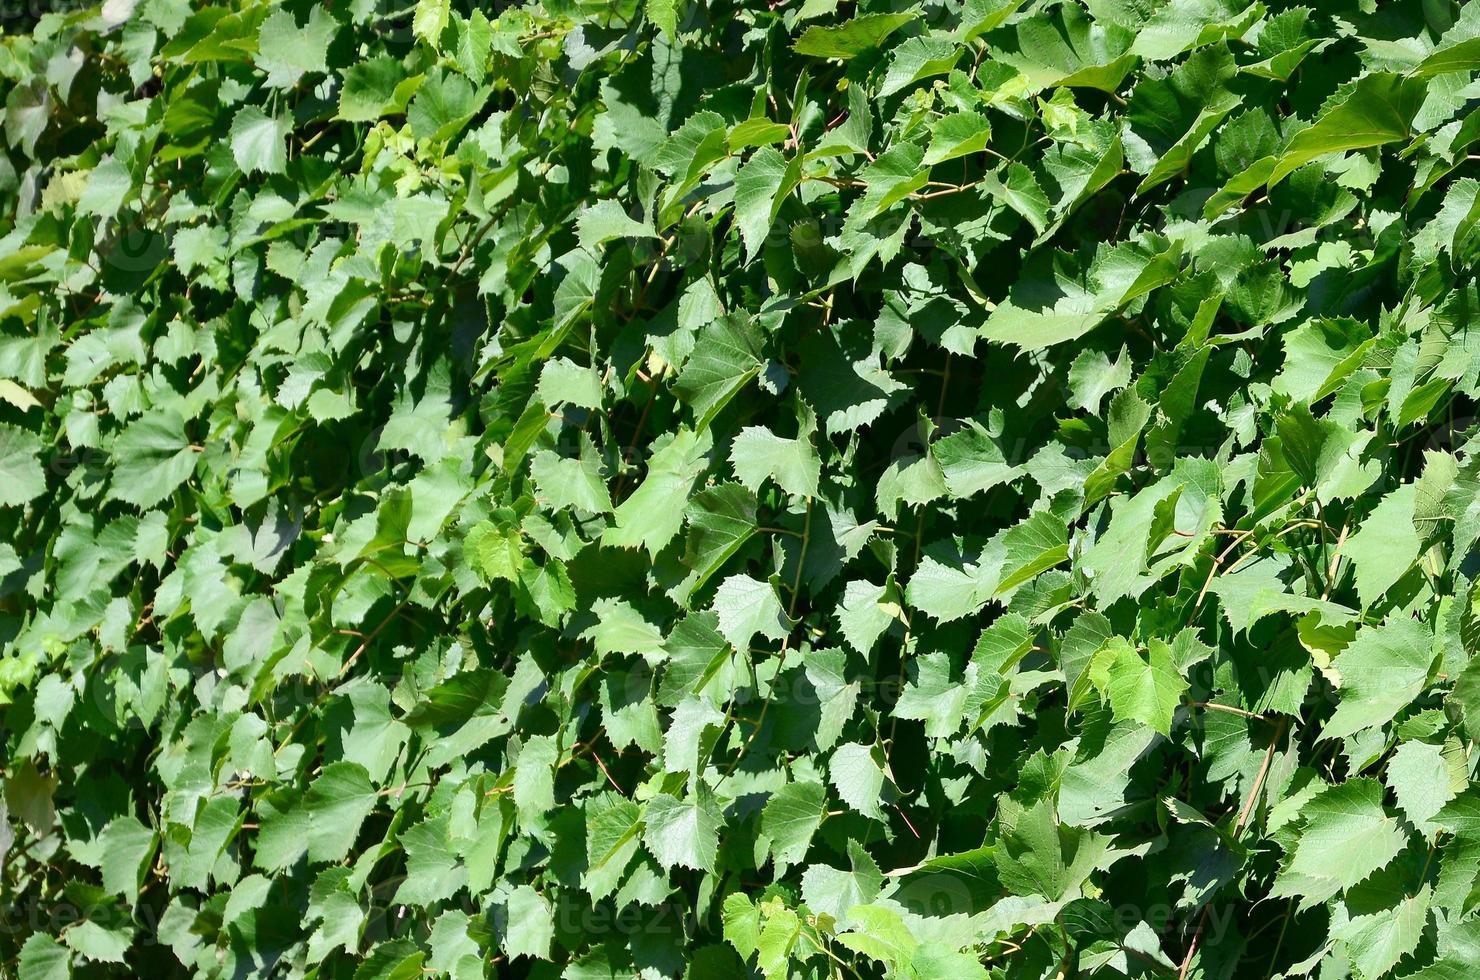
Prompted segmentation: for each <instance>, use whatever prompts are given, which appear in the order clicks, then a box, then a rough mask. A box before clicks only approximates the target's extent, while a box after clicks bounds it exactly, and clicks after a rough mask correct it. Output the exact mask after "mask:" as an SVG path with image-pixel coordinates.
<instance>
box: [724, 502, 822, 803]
mask: <svg viewBox="0 0 1480 980" xmlns="http://www.w3.org/2000/svg"><path fill="white" fill-rule="evenodd" d="M811 541H812V498H811V497H808V498H807V516H806V517H804V518H802V546H801V550H800V551H799V552H798V553H797V571H796V574H795V575H793V576H792V579H791V600H790V601H789V602H788V603H787V605H786V618H787V619H788V620H791V619H793V618H795V615H796V608H797V597H798V596H799V595H801V591H802V566H803V565H804V564H805V563H806V561H807V545H808V544H810V543H811ZM790 651H791V631H790V630H788V631H787V633H786V639H784V640H782V641H781V660H780V661H779V662H778V663H777V664H776V672H775V673H774V674H772V675H771V686H770V687H769V688H768V689H767V690H766V698H765V700H764V701H762V702H761V710H760V713H759V714H757V715H756V718H755V727H754V728H752V729H751V730H750V735H749V736H748V737H747V738H746V739H745V744H744V745H742V746H740V751H739V752H737V753H735V758H733V759H731V760H730V764H729V765H728V766H726V767H725V771H724V772H723V773H722V774H721V775H720V777H719V782H718V783H715V784H714V786H715V789H718V788H719V787H720V786H721V785H722V784H723V783H724V781H725V780H726V779H729V778H730V773H732V772H734V771H735V767H736V766H738V765H740V760H741V759H743V758H745V756H746V754H747V753H748V752H749V751H750V746H751V745H752V744H753V743H754V742H755V740H756V739H757V738H758V737H759V736H760V734H761V726H762V725H764V724H765V722H766V712H767V710H769V709H770V707H771V701H772V699H773V698H775V696H776V679H777V678H778V677H780V676H781V671H782V670H784V669H785V668H786V655H787V654H788V653H789V652H790Z"/></svg>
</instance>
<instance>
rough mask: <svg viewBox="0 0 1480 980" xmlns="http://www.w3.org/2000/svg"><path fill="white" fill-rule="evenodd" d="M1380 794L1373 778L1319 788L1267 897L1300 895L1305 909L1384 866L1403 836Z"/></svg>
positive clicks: (1304, 811) (1398, 848) (1404, 839)
mask: <svg viewBox="0 0 1480 980" xmlns="http://www.w3.org/2000/svg"><path fill="white" fill-rule="evenodd" d="M1382 793H1383V789H1382V784H1381V783H1379V782H1377V781H1376V780H1372V779H1349V780H1347V781H1346V782H1343V783H1339V784H1337V785H1334V786H1324V787H1322V788H1321V789H1320V791H1319V792H1318V793H1317V795H1316V796H1315V797H1314V798H1313V799H1311V800H1309V801H1307V802H1306V803H1305V805H1304V806H1303V807H1302V809H1301V815H1302V817H1303V818H1304V823H1303V825H1302V827H1301V830H1300V837H1299V840H1298V841H1297V842H1296V844H1295V847H1294V850H1293V851H1292V852H1291V853H1290V855H1289V860H1288V861H1287V862H1286V864H1285V866H1284V867H1283V868H1282V869H1281V870H1280V874H1279V877H1278V878H1277V879H1276V880H1275V883H1274V888H1273V890H1272V894H1274V895H1276V896H1287V895H1288V896H1299V897H1300V898H1301V899H1302V902H1301V904H1302V907H1308V906H1309V905H1311V904H1313V903H1318V902H1321V901H1324V900H1325V899H1326V898H1328V897H1330V896H1332V895H1334V894H1336V893H1337V892H1340V891H1345V890H1347V889H1350V888H1351V887H1352V886H1354V885H1356V884H1357V883H1358V882H1360V881H1362V880H1363V879H1364V878H1366V877H1367V876H1368V875H1370V874H1371V873H1372V872H1374V871H1377V870H1378V869H1380V868H1383V867H1386V866H1387V863H1388V862H1389V861H1391V860H1392V859H1393V858H1395V857H1396V856H1397V855H1398V852H1399V851H1401V850H1402V849H1403V847H1404V845H1405V844H1406V843H1407V834H1406V833H1405V832H1404V830H1403V827H1402V824H1401V823H1400V822H1399V821H1398V819H1397V818H1396V817H1393V816H1390V815H1389V814H1388V812H1387V810H1386V809H1385V808H1384V807H1383V804H1382Z"/></svg>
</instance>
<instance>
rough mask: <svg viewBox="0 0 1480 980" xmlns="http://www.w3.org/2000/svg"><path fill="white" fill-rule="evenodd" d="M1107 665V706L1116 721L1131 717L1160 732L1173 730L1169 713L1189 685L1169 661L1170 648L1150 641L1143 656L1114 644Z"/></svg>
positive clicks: (1128, 648)
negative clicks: (1145, 655) (1108, 704)
mask: <svg viewBox="0 0 1480 980" xmlns="http://www.w3.org/2000/svg"><path fill="white" fill-rule="evenodd" d="M1112 649H1114V651H1115V653H1114V658H1113V659H1112V660H1111V661H1110V663H1109V664H1108V666H1107V667H1106V673H1107V678H1108V679H1107V684H1108V690H1109V697H1110V707H1111V709H1112V710H1113V711H1114V712H1115V718H1116V720H1122V719H1127V720H1134V721H1139V722H1141V723H1142V724H1144V725H1148V726H1150V727H1151V728H1152V729H1154V730H1156V731H1158V732H1160V733H1161V734H1163V735H1170V734H1171V732H1172V715H1173V714H1174V713H1175V712H1176V710H1177V706H1178V705H1179V704H1180V703H1181V699H1182V692H1184V691H1186V690H1187V687H1188V684H1187V681H1186V679H1184V678H1183V677H1182V675H1181V673H1180V672H1179V671H1178V670H1177V665H1176V664H1175V663H1173V662H1172V655H1171V648H1170V647H1168V646H1167V645H1166V644H1165V643H1162V642H1160V641H1159V640H1158V641H1153V642H1152V644H1151V647H1150V651H1149V653H1148V655H1147V657H1146V658H1145V659H1143V658H1142V657H1141V655H1140V654H1139V653H1138V652H1136V650H1135V648H1134V647H1131V646H1129V645H1117V646H1114V647H1112Z"/></svg>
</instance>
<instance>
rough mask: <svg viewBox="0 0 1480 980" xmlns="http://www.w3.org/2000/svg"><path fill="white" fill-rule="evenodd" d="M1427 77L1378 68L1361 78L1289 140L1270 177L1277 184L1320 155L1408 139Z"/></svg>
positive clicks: (1424, 90)
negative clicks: (1381, 70)
mask: <svg viewBox="0 0 1480 980" xmlns="http://www.w3.org/2000/svg"><path fill="white" fill-rule="evenodd" d="M1425 92H1426V86H1425V84H1424V83H1423V82H1422V81H1419V80H1416V79H1412V78H1406V77H1404V76H1402V75H1394V74H1391V73H1388V72H1374V73H1373V74H1371V75H1366V76H1364V77H1362V78H1361V79H1359V80H1358V81H1357V83H1356V85H1355V86H1354V87H1353V88H1352V90H1351V93H1350V94H1349V95H1347V97H1346V98H1345V99H1343V100H1342V101H1341V102H1340V103H1338V104H1337V105H1335V106H1334V107H1332V108H1331V110H1330V111H1328V112H1326V113H1325V114H1324V115H1322V116H1321V117H1320V118H1319V119H1317V120H1316V121H1315V123H1314V124H1312V125H1311V126H1310V127H1309V128H1307V129H1303V130H1301V131H1300V132H1298V133H1296V134H1295V136H1294V138H1293V139H1291V140H1290V142H1289V143H1288V144H1286V146H1285V148H1284V149H1283V150H1282V151H1281V152H1280V154H1279V156H1278V157H1277V158H1276V160H1275V163H1274V169H1273V170H1271V171H1270V173H1269V176H1268V177H1267V178H1266V183H1268V184H1269V186H1271V187H1273V186H1274V185H1276V184H1278V183H1279V182H1280V181H1282V180H1284V179H1285V177H1287V176H1288V175H1290V174H1291V173H1293V172H1294V171H1295V170H1297V169H1298V168H1300V167H1303V166H1305V165H1306V164H1307V163H1309V162H1310V161H1312V160H1314V159H1316V158H1317V157H1321V156H1325V155H1326V154H1329V153H1340V152H1343V151H1347V150H1360V149H1365V148H1366V147H1370V146H1382V145H1383V144H1385V143H1392V142H1394V141H1397V140H1403V139H1407V138H1408V136H1409V128H1410V127H1411V126H1412V124H1413V117H1414V115H1415V114H1416V113H1417V112H1418V107H1419V104H1420V103H1421V102H1422V101H1423V97H1424V94H1425Z"/></svg>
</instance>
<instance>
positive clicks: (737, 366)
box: [674, 314, 762, 433]
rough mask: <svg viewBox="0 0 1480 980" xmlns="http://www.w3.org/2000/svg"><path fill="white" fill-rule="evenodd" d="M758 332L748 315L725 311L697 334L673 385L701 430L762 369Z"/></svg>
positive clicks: (697, 429)
mask: <svg viewBox="0 0 1480 980" xmlns="http://www.w3.org/2000/svg"><path fill="white" fill-rule="evenodd" d="M760 349H761V334H760V331H759V330H758V329H757V328H756V326H755V324H754V322H753V321H752V320H751V319H750V317H748V316H746V315H744V314H727V315H725V316H722V317H720V318H718V319H716V320H715V321H714V322H712V323H710V324H709V325H708V326H707V327H705V328H704V329H703V330H702V331H701V332H700V334H699V340H698V343H697V345H696V346H695V349H694V353H693V355H692V356H691V357H690V358H689V359H688V361H687V362H686V363H685V364H684V366H683V370H682V371H680V372H679V375H678V382H677V384H676V385H675V386H674V387H675V389H676V390H677V392H678V395H679V397H680V398H682V399H683V400H684V401H685V402H686V403H687V404H688V406H689V408H690V409H691V410H692V411H693V413H694V429H695V430H696V431H698V432H701V433H702V432H704V430H705V429H707V428H708V427H709V423H710V422H712V421H714V417H715V416H716V415H718V414H719V412H720V410H721V409H723V408H724V407H725V405H726V404H728V403H729V401H730V399H732V398H734V397H735V396H736V395H737V394H738V393H739V392H740V389H741V388H743V387H745V386H746V385H747V384H749V382H750V381H751V380H752V379H754V378H755V377H756V375H758V374H760V372H761V367H762V363H761V359H760Z"/></svg>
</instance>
